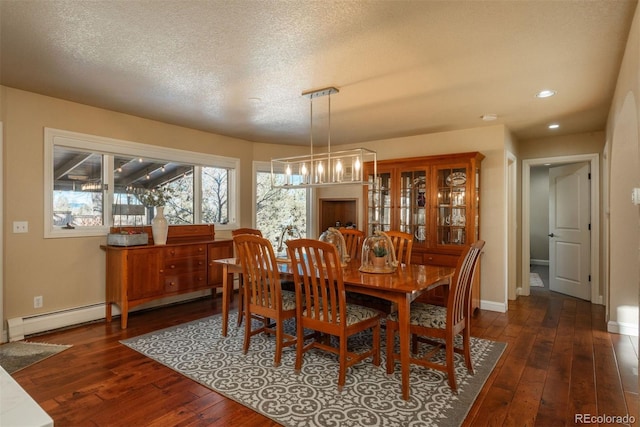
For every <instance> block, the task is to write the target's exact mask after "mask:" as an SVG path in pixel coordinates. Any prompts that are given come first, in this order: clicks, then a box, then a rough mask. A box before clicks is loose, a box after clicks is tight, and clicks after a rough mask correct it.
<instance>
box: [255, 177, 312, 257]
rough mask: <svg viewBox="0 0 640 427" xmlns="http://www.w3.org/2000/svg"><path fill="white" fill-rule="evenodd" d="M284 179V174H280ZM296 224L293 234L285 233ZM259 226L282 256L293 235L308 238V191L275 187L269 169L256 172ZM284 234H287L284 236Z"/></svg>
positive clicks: (257, 223) (257, 222)
mask: <svg viewBox="0 0 640 427" xmlns="http://www.w3.org/2000/svg"><path fill="white" fill-rule="evenodd" d="M277 179H278V180H282V182H284V179H285V176H284V174H282V175H280V176H278V177H277ZM287 226H291V227H292V234H293V236H292V235H291V234H289V233H287V232H285V228H286V227H287ZM256 227H257V228H258V229H259V230H260V231H262V235H263V236H264V237H265V238H267V239H269V240H270V241H271V244H272V245H273V248H274V250H275V251H276V253H278V254H280V255H282V254H283V253H284V252H286V250H287V247H286V244H285V243H284V242H286V240H288V239H289V238H291V237H306V230H307V190H305V189H282V188H271V175H270V173H269V172H258V173H257V174H256ZM283 235H284V237H283Z"/></svg>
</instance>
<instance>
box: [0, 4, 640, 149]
mask: <svg viewBox="0 0 640 427" xmlns="http://www.w3.org/2000/svg"><path fill="white" fill-rule="evenodd" d="M636 4H637V1H636V0H633V1H623V0H615V1H614V0H593V1H564V0H557V1H541V0H538V1H480V0H475V1H364V0H360V1H351V0H350V1H329V0H327V1H275V0H274V1H248V0H235V1H234V0H223V1H217V0H208V1H192V0H181V1H173V0H172V1H162V0H152V1H144V0H136V1H80V0H78V1H59V0H52V1H36V0H22V1H6V0H2V1H1V2H0V7H1V8H0V19H1V21H0V25H1V27H0V43H1V44H0V48H1V51H0V55H1V56H0V82H1V83H2V84H3V85H6V86H10V87H14V88H19V89H24V90H27V91H32V92H37V93H41V94H45V95H50V96H53V97H57V98H62V99H68V100H71V101H75V102H80V103H83V104H88V105H93V106H97V107H102V108H107V109H110V110H115V111H120V112H124V113H128V114H133V115H137V116H141V117H146V118H151V119H155V120H160V121H163V122H168V123H173V124H177V125H182V126H187V127H192V128H196V129H202V130H205V131H209V132H214V133H219V134H223V135H229V136H234V137H238V138H242V139H246V140H250V141H258V142H273V143H287V144H303V145H305V144H307V143H308V135H309V122H310V120H309V119H310V114H309V100H308V99H307V98H305V97H302V96H301V93H302V92H304V91H308V90H312V89H318V88H323V87H326V86H335V87H337V88H338V89H339V90H340V92H339V93H338V94H336V95H333V96H332V97H331V108H332V114H331V142H332V144H342V143H351V142H362V141H369V140H376V139H384V138H391V137H399V136H409V135H416V134H422V133H430V132H439V131H448V130H454V129H461V128H469V127H477V126H484V125H490V124H495V123H502V124H505V125H506V126H507V127H508V128H509V129H510V130H511V131H512V132H513V133H514V134H515V135H516V137H517V138H518V139H520V140H526V139H531V138H538V137H544V136H548V135H550V134H552V133H550V131H549V130H548V129H547V128H546V126H547V124H549V123H550V122H553V121H556V122H558V123H560V125H561V127H560V129H558V130H556V131H553V132H554V133H553V134H565V133H576V132H585V131H595V130H603V129H604V126H605V122H606V118H607V114H608V111H609V106H610V102H611V99H612V94H613V90H614V87H615V82H616V78H617V75H618V69H619V66H620V62H621V60H622V54H623V52H624V46H625V43H626V41H627V37H628V33H629V28H630V23H631V20H632V17H633V13H634V11H635V7H636ZM545 88H551V89H555V90H556V91H557V92H558V94H557V95H556V96H555V97H552V98H548V99H536V98H535V97H534V94H535V93H536V92H537V91H539V90H541V89H545ZM326 100H327V98H326V97H325V98H320V99H318V100H317V101H315V102H314V120H315V125H319V126H320V127H321V129H326V127H324V128H323V126H324V122H323V118H322V116H326V111H327V103H326ZM485 113H494V114H497V115H498V119H497V121H494V122H483V121H482V120H481V119H480V116H482V115H483V114H485Z"/></svg>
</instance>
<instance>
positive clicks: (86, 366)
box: [14, 289, 639, 427]
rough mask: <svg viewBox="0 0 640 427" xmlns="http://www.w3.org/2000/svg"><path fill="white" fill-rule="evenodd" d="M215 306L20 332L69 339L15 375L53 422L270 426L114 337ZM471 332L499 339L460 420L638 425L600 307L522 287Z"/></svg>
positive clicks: (620, 341)
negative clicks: (492, 362) (624, 421)
mask: <svg viewBox="0 0 640 427" xmlns="http://www.w3.org/2000/svg"><path fill="white" fill-rule="evenodd" d="M220 310H221V301H220V297H219V296H218V297H217V298H215V299H211V298H207V299H199V300H195V301H192V302H188V303H184V304H179V305H174V306H169V307H164V308H160V309H154V310H149V311H144V312H138V313H133V314H131V315H130V317H129V328H128V329H126V330H124V331H123V330H121V329H120V327H119V322H118V321H114V322H113V323H111V324H106V323H105V322H103V321H102V322H96V323H92V324H87V325H81V326H78V327H74V328H69V329H66V330H59V331H53V332H51V333H47V334H42V335H40V336H37V337H29V340H31V341H34V342H49V343H56V344H72V345H73V347H72V348H71V349H69V350H66V351H64V352H63V353H61V354H59V355H56V356H55V357H52V358H49V359H47V360H44V361H42V362H40V363H38V364H36V365H33V366H30V367H28V368H26V369H24V370H22V371H19V372H17V373H15V374H14V378H15V379H16V381H18V383H19V384H20V385H21V386H22V387H23V388H24V389H25V390H26V391H27V392H28V393H29V394H30V395H31V396H32V397H33V398H34V399H35V400H36V401H37V402H38V403H39V404H40V405H41V406H42V407H43V408H44V410H45V411H47V412H48V413H49V415H50V416H51V417H52V418H53V419H54V422H55V425H56V426H57V427H64V426H163V427H164V426H241V427H249V426H275V425H278V424H276V423H274V422H272V421H270V420H269V419H267V418H265V417H264V416H262V415H260V414H257V413H255V412H253V411H252V410H250V409H248V408H245V407H244V406H242V405H240V404H238V403H235V402H234V401H232V400H229V399H226V398H224V397H222V396H220V395H219V394H217V393H215V392H212V391H211V390H209V389H208V388H206V387H204V386H201V385H199V384H197V383H195V382H193V381H191V380H189V379H187V378H185V377H183V376H181V375H179V374H177V373H175V372H174V371H172V370H171V369H169V368H166V367H164V366H162V365H160V364H158V363H156V362H154V361H152V360H150V359H148V358H146V357H144V356H142V355H140V354H138V353H137V352H135V351H133V350H131V349H129V348H127V347H125V346H123V345H121V344H120V343H119V341H120V340H122V339H126V338H129V337H133V336H137V335H140V334H144V333H147V332H151V331H153V330H157V329H161V328H165V327H169V326H173V325H177V324H180V323H183V322H187V321H190V320H194V319H198V318H201V317H205V316H208V315H211V314H214V313H219V312H220ZM233 324H234V323H233V322H232V323H231V325H233ZM472 335H473V336H477V337H483V338H489V339H493V340H498V341H504V342H507V343H508V346H507V349H506V351H505V353H504V354H503V356H502V358H501V359H500V361H499V362H498V365H497V366H496V368H495V370H494V371H493V373H492V374H491V376H490V377H489V379H488V381H487V383H486V384H485V386H484V388H483V389H482V391H481V393H480V395H479V396H478V398H477V399H476V402H475V404H474V405H473V407H472V408H471V410H470V412H469V414H468V416H467V419H466V420H465V422H464V425H465V426H474V427H475V426H485V425H486V426H563V425H580V424H581V423H580V422H576V418H575V416H576V414H588V415H591V416H598V415H609V416H612V415H618V416H624V415H626V414H629V415H631V416H633V417H635V419H636V423H635V424H633V425H637V424H638V422H637V420H638V417H639V413H638V340H637V338H636V337H629V336H625V335H614V334H609V333H607V332H606V323H605V312H604V307H602V306H595V305H591V304H590V303H588V302H585V301H580V300H577V299H574V298H570V297H566V296H562V295H560V294H556V293H552V292H549V291H547V290H544V289H540V290H538V289H532V295H531V296H529V297H521V298H520V299H518V300H517V301H514V302H510V304H509V310H508V312H507V313H495V312H490V311H482V310H480V312H479V313H478V315H477V317H475V318H474V321H473V329H472ZM605 424H606V423H604V424H600V425H605ZM591 425H598V424H597V423H591ZM606 425H612V424H611V423H609V424H606Z"/></svg>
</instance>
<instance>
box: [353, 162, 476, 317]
mask: <svg viewBox="0 0 640 427" xmlns="http://www.w3.org/2000/svg"><path fill="white" fill-rule="evenodd" d="M483 158H484V155H482V154H481V153H478V152H471V153H459V154H448V155H439V156H428V157H414V158H406V159H394V160H384V161H379V162H377V174H376V176H375V180H376V183H377V186H376V188H377V189H378V191H374V189H373V185H372V184H373V182H374V171H373V165H372V164H371V163H365V168H364V170H365V173H366V174H367V176H368V177H369V179H368V182H369V185H367V186H365V187H364V197H363V199H364V202H365V222H366V223H365V224H364V230H365V232H366V233H368V234H372V233H373V231H374V229H380V230H382V231H388V230H400V231H404V232H406V233H409V234H411V235H412V236H413V249H412V252H411V262H412V263H416V264H433V265H446V266H450V267H455V266H456V264H457V262H458V258H459V257H460V254H461V253H462V249H463V246H465V245H468V244H471V243H473V242H475V241H476V240H478V239H479V238H480V164H481V163H482V159H483ZM426 298H427V299H428V300H429V301H431V302H433V303H436V304H443V303H444V294H443V293H442V290H441V289H439V288H438V289H436V290H434V291H432V292H431V293H430V294H429V295H428V296H427V297H426ZM479 306H480V274H479V272H478V273H476V280H475V283H474V285H473V290H472V307H473V309H474V310H475V309H476V308H478V307H479Z"/></svg>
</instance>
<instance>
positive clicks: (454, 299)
mask: <svg viewBox="0 0 640 427" xmlns="http://www.w3.org/2000/svg"><path fill="white" fill-rule="evenodd" d="M484 244H485V242H484V240H478V241H477V242H475V243H474V244H472V245H469V246H467V247H465V249H464V251H463V252H462V254H461V255H460V258H459V259H458V265H457V267H456V272H455V274H454V276H453V279H452V280H451V285H450V286H449V298H448V300H447V327H451V328H454V329H455V330H454V333H457V332H458V330H461V329H462V327H463V323H464V321H465V319H466V318H467V317H468V316H469V315H470V310H471V285H472V284H473V277H474V275H475V272H476V267H477V266H478V260H479V259H480V253H481V252H482V248H483V247H484Z"/></svg>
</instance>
